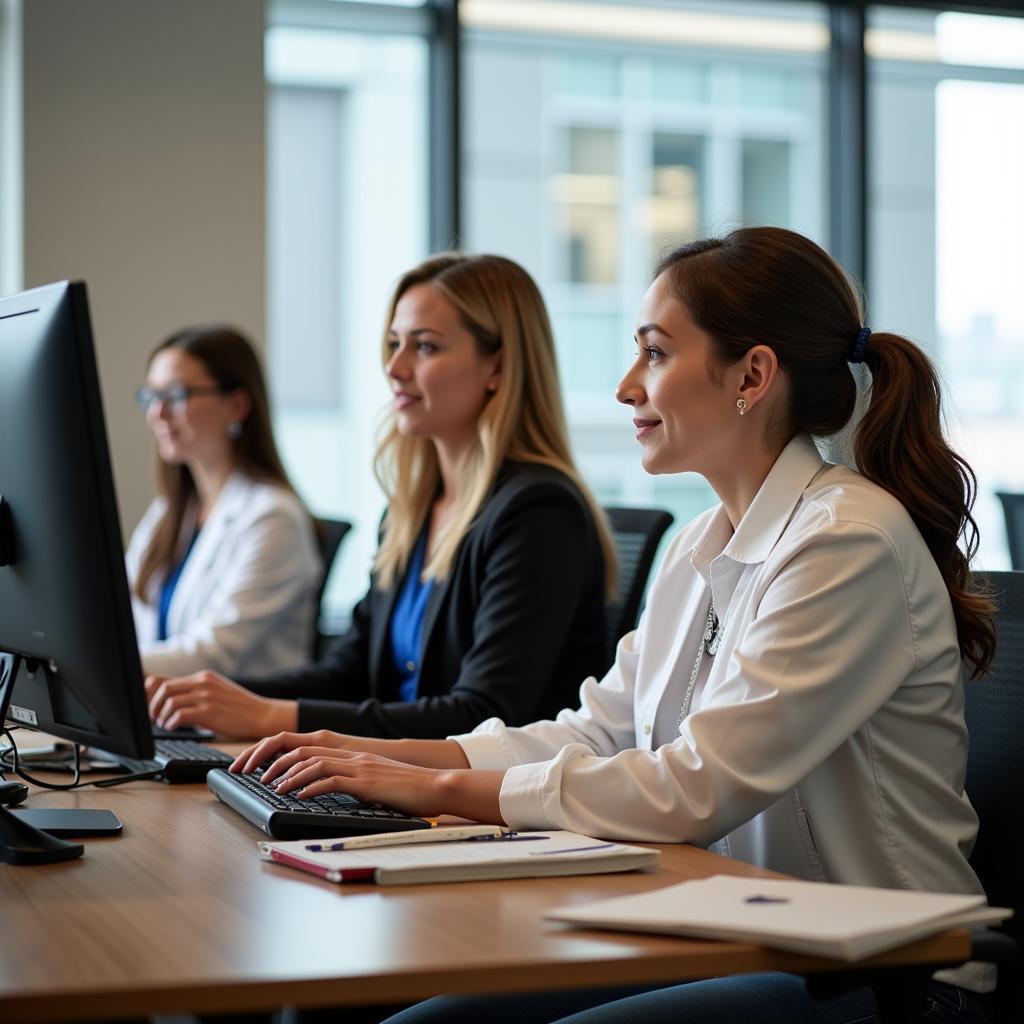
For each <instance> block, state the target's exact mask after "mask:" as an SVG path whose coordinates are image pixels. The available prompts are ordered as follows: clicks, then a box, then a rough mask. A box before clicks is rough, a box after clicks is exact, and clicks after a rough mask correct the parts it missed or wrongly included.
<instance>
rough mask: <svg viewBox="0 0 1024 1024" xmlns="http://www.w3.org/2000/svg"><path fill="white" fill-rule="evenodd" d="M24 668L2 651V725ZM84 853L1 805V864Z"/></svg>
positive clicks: (54, 860)
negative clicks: (19, 671) (20, 671)
mask: <svg viewBox="0 0 1024 1024" xmlns="http://www.w3.org/2000/svg"><path fill="white" fill-rule="evenodd" d="M20 667H21V658H20V656H19V655H17V654H8V653H4V652H3V651H0V724H2V723H3V722H5V721H6V720H7V706H8V705H9V704H10V702H11V692H12V691H13V689H14V680H15V678H16V676H17V675H18V669H19V668H20ZM84 852H85V847H84V846H82V844H81V843H68V842H65V841H64V840H63V839H58V838H56V836H51V835H50V834H49V833H48V832H43V831H42V830H41V829H38V828H33V826H31V825H29V824H28V822H25V821H22V820H21V819H20V818H17V817H15V816H14V815H13V814H11V812H10V811H9V810H7V808H6V807H4V806H2V805H0V863H4V864H56V863H58V862H60V861H63V860H74V859H75V858H76V857H81V856H82V854H83V853H84Z"/></svg>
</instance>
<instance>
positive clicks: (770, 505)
mask: <svg viewBox="0 0 1024 1024" xmlns="http://www.w3.org/2000/svg"><path fill="white" fill-rule="evenodd" d="M823 465H824V460H823V459H822V457H821V454H820V453H819V452H818V449H817V446H816V445H815V443H814V440H813V439H812V438H811V436H810V435H809V434H797V435H796V436H795V437H794V438H793V439H792V440H791V441H790V442H789V444H787V445H786V447H785V448H783V449H782V452H781V453H780V454H779V457H778V458H777V459H776V460H775V464H774V465H773V466H772V468H771V469H770V470H769V471H768V476H766V477H765V479H764V483H763V484H761V486H760V488H759V489H758V492H757V494H756V495H754V500H753V501H752V502H751V503H750V508H748V509H747V511H746V513H745V514H744V516H743V518H742V519H741V520H740V522H739V525H738V526H737V527H736V531H735V533H734V532H733V530H732V524H731V523H730V522H729V517H728V516H727V515H726V513H725V509H724V508H723V507H722V506H721V505H720V506H719V507H718V508H717V509H716V510H715V512H714V514H713V516H712V517H711V521H710V522H709V523H708V525H707V528H706V529H705V530H704V532H703V533H702V534H701V536H700V538H699V539H698V540H697V543H696V544H695V545H694V547H693V551H692V552H691V554H690V564H691V565H692V566H693V567H694V569H696V570H697V572H699V573H700V574H701V576H703V577H704V578H705V579H706V580H710V575H711V563H712V562H713V561H714V560H715V559H716V558H718V557H719V556H723V557H726V558H729V559H731V560H732V561H733V562H739V563H742V564H745V565H752V564H756V563H758V562H763V561H764V560H765V559H766V558H767V557H768V555H769V554H770V553H771V550H772V548H774V547H775V545H776V544H777V543H778V541H779V538H780V537H781V536H782V533H783V531H784V530H785V529H786V527H787V526H788V525H789V521H790V519H792V517H793V511H794V509H795V508H796V506H797V504H798V503H799V501H800V499H801V498H802V497H803V493H804V490H805V489H806V487H807V485H808V484H809V483H810V482H811V480H813V479H814V477H815V476H817V474H818V473H819V471H820V470H821V467H822V466H823Z"/></svg>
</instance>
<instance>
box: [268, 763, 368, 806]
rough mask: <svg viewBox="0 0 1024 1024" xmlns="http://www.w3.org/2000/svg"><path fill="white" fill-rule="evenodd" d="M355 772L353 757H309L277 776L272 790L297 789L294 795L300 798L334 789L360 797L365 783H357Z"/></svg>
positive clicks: (286, 790)
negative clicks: (278, 777)
mask: <svg viewBox="0 0 1024 1024" xmlns="http://www.w3.org/2000/svg"><path fill="white" fill-rule="evenodd" d="M358 775H359V766H358V763H357V762H356V761H355V760H342V759H339V758H336V757H325V756H319V757H312V758H307V759H306V760H304V761H300V762H298V763H297V764H296V765H294V766H293V767H292V769H291V773H290V774H288V775H286V776H284V777H282V778H281V780H280V781H279V782H278V785H277V787H276V789H277V791H278V792H279V793H289V792H293V791H296V790H298V791H299V792H298V793H297V794H296V795H298V796H300V797H302V798H303V799H308V798H310V797H314V796H320V795H321V794H323V793H337V792H341V793H351V794H352V795H353V796H361V795H362V793H363V791H364V790H365V788H366V784H365V782H362V784H361V783H360V781H359V779H358V778H357V776H358Z"/></svg>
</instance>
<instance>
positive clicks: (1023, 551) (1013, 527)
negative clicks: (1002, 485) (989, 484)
mask: <svg viewBox="0 0 1024 1024" xmlns="http://www.w3.org/2000/svg"><path fill="white" fill-rule="evenodd" d="M996 497H997V498H998V499H999V500H1000V501H1001V502H1002V503H1003V517H1004V518H1005V519H1006V541H1007V543H1008V544H1009V547H1010V565H1012V566H1013V568H1014V569H1024V494H1006V493H1005V492H1002V491H997V492H996Z"/></svg>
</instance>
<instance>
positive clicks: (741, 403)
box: [736, 398, 747, 416]
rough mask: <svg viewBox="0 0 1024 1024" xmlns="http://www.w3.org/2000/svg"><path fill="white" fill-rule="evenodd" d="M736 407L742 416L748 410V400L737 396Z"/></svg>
mask: <svg viewBox="0 0 1024 1024" xmlns="http://www.w3.org/2000/svg"><path fill="white" fill-rule="evenodd" d="M736 408H737V409H739V411H740V415H741V416H742V415H743V414H744V413H745V412H746V411H747V400H746V399H745V398H737V399H736Z"/></svg>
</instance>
